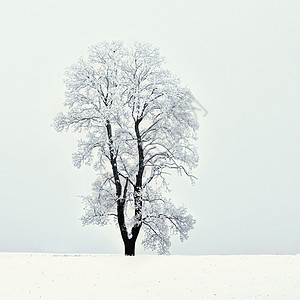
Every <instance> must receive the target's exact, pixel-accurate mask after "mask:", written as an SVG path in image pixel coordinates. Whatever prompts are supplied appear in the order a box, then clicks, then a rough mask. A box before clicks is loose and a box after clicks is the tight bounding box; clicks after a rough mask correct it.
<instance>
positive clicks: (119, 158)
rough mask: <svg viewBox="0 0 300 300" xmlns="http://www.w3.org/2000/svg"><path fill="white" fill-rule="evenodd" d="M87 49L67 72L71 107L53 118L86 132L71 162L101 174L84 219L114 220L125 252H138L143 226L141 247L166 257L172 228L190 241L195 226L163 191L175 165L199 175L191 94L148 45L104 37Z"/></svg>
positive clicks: (99, 222) (62, 127)
mask: <svg viewBox="0 0 300 300" xmlns="http://www.w3.org/2000/svg"><path fill="white" fill-rule="evenodd" d="M88 54H89V55H88V58H87V59H82V58H81V59H79V60H78V62H77V63H75V64H74V65H72V66H71V67H70V68H69V69H68V70H67V72H66V79H65V84H66V101H65V103H64V104H65V106H66V107H67V111H66V113H59V114H58V115H57V117H56V118H55V120H54V126H55V128H56V130H57V131H62V130H69V129H72V130H73V131H75V132H80V133H81V135H82V136H83V133H84V136H85V138H84V139H82V140H79V143H78V151H77V152H76V153H75V154H73V160H74V165H75V166H76V167H78V168H79V167H80V166H81V165H82V164H87V165H91V164H92V165H93V166H94V168H95V170H96V171H97V172H99V177H98V179H97V181H96V182H95V183H94V185H93V194H92V195H91V196H86V197H82V198H83V201H84V203H85V213H84V216H83V217H82V222H83V224H97V225H106V224H107V223H108V222H109V220H110V219H111V218H112V219H114V220H115V221H116V224H117V225H118V226H119V229H120V232H121V236H122V239H123V242H124V246H125V255H134V254H135V243H136V240H137V237H138V235H139V233H140V230H141V228H142V230H143V231H144V240H143V241H142V244H143V245H144V247H145V248H149V249H151V250H157V252H158V253H159V254H167V253H168V249H169V247H170V244H171V243H170V233H176V234H179V236H180V239H181V240H184V239H187V237H188V231H189V230H191V229H192V228H193V225H194V223H195V221H194V219H193V218H192V216H191V215H189V214H187V211H186V209H185V208H184V207H176V206H175V205H174V204H173V203H172V202H171V201H170V200H169V199H167V198H166V197H164V195H163V194H164V193H165V192H166V190H167V189H168V188H167V181H166V178H167V175H169V174H170V172H171V173H173V172H172V170H177V171H178V173H179V174H183V175H186V176H188V177H189V178H190V179H191V180H192V181H193V180H194V176H193V175H192V173H191V170H192V169H193V168H194V167H196V165H197V161H198V155H197V151H196V148H195V146H194V144H193V142H194V140H195V139H196V131H197V129H198V124H197V121H196V120H195V118H194V117H193V112H192V107H193V106H192V105H193V101H194V98H193V95H192V94H191V92H190V90H189V89H187V88H184V87H181V86H180V81H179V80H178V79H177V78H175V77H174V76H173V75H172V74H171V73H170V72H169V71H168V70H166V69H165V67H164V59H163V58H162V57H161V56H160V54H159V51H158V49H156V48H154V47H153V46H151V45H149V44H140V43H136V44H134V45H133V46H130V47H128V46H125V45H124V44H123V43H122V42H104V43H100V44H97V45H95V46H92V47H90V48H89V52H88Z"/></svg>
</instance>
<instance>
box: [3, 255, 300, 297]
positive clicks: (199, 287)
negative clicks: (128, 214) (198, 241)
mask: <svg viewBox="0 0 300 300" xmlns="http://www.w3.org/2000/svg"><path fill="white" fill-rule="evenodd" d="M0 299H6V300H11V299H18V300H19V299H51V300H57V299H64V300H66V299H72V300H73V299H80V300H88V299H97V300H99V299H130V300H134V299H206V300H207V299H272V300H274V299H280V300H281V299H289V300H294V299H300V255H259V256H255V255H253V256H154V255H153V256H151V255H141V256H136V257H124V256H121V255H120V256H119V255H55V254H20V253H2V254H0Z"/></svg>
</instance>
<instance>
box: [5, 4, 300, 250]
mask: <svg viewBox="0 0 300 300" xmlns="http://www.w3.org/2000/svg"><path fill="white" fill-rule="evenodd" d="M299 16H300V1H298V0H294V1H293V0H282V1H280V0H269V1H263V0H257V1H255V0H248V1H246V0H245V1H240V0H230V1H217V0H206V1H204V0H202V1H201V0H197V1H196V0H195V1H194V0H192V1H174V0H172V1H171V0H166V1H163V0H160V1H157V0H155V1H137V0H136V1H99V0H98V1H93V0H86V1H71V0H69V1H66V0H60V1H57V0H52V1H37V0H28V1H20V0H17V1H6V2H5V4H4V3H3V4H1V9H0V34H1V35H0V39H1V48H0V60H1V63H0V66H1V69H0V86H1V110H0V128H1V131H0V141H1V146H0V187H1V188H0V228H1V230H0V251H5V252H8V251H21V252H76V253H81V252H83V253H88V252H94V253H123V245H122V241H121V237H120V233H119V232H118V229H117V228H116V227H115V226H114V225H111V226H110V227H97V226H87V227H82V225H81V222H80V220H79V219H80V217H81V215H82V204H81V201H80V199H79V198H78V197H77V196H79V195H86V194H89V193H90V190H91V184H92V183H93V181H94V180H95V178H96V174H95V173H94V171H93V170H92V169H91V168H88V167H83V168H82V169H80V170H77V169H76V168H75V167H73V165H72V153H73V152H74V151H76V146H77V139H76V137H75V136H74V135H72V134H70V133H62V134H60V133H57V132H56V131H54V129H53V128H52V127H51V126H50V124H51V123H52V120H53V118H54V117H55V115H56V113H58V112H59V111H61V110H62V109H63V101H64V85H63V78H64V71H65V68H66V67H68V66H69V65H70V64H72V63H74V62H75V61H76V60H77V59H78V58H79V57H80V56H85V55H86V53H87V48H88V47H89V46H90V45H92V44H95V43H98V42H101V41H104V40H108V41H109V40H116V39H117V40H123V41H129V42H131V41H142V42H149V43H152V44H154V45H156V46H157V47H159V48H160V49H161V54H162V55H163V56H165V57H166V58H167V62H168V67H169V69H170V70H171V71H172V72H173V73H175V74H176V75H177V76H179V77H180V78H181V79H182V83H183V85H187V86H188V87H189V88H190V89H191V91H192V92H193V94H194V96H195V97H196V98H197V100H198V101H199V102H200V103H201V104H202V105H203V106H204V107H205V108H206V109H207V110H208V115H207V116H206V117H204V118H203V117H202V116H201V113H199V115H198V120H199V122H200V126H201V127H200V131H199V140H198V142H197V143H198V149H199V154H200V164H199V168H198V169H197V170H196V171H195V175H196V176H197V177H198V178H199V180H198V182H197V183H196V185H195V186H191V185H190V183H189V181H188V180H186V179H182V178H177V177H175V178H174V177H173V178H172V180H171V188H172V193H171V194H170V197H172V198H173V199H174V202H175V203H177V204H185V205H186V206H187V207H188V209H189V212H190V213H191V214H193V216H194V217H195V218H196V220H197V223H196V227H195V229H194V230H193V231H192V232H191V233H190V239H189V240H188V241H186V242H184V243H181V242H178V241H177V240H178V238H177V237H175V238H174V239H173V245H172V247H171V253H172V254H287V253H289V254H293V253H300V196H299V195H300V184H299V172H300V159H299V153H300V121H299V116H300V113H299V111H300V101H299V100H300V84H299V80H300V55H299V54H300V18H299ZM140 242H141V239H138V241H137V253H138V254H139V253H145V252H144V251H143V248H142V246H141V245H140Z"/></svg>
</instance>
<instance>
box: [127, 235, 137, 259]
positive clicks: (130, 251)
mask: <svg viewBox="0 0 300 300" xmlns="http://www.w3.org/2000/svg"><path fill="white" fill-rule="evenodd" d="M135 242H136V240H135V239H134V238H131V239H127V240H126V241H124V246H125V255H126V256H135Z"/></svg>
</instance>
